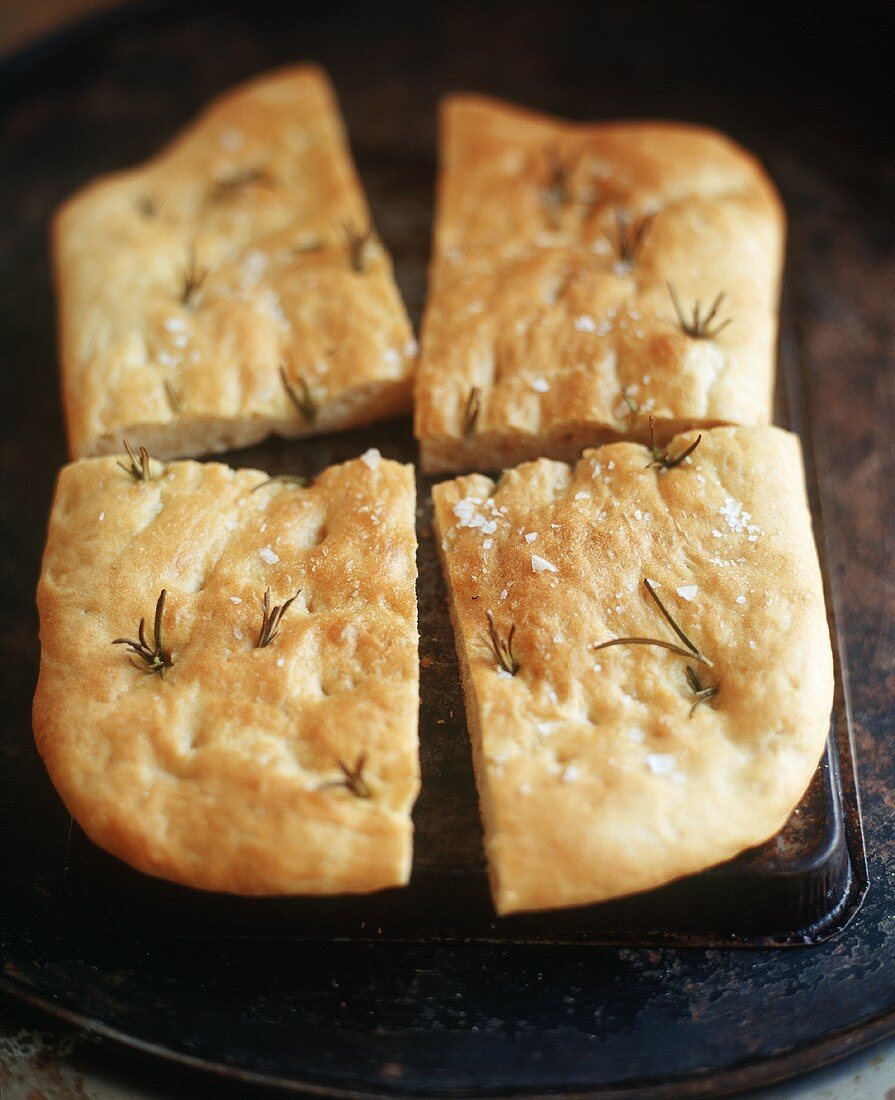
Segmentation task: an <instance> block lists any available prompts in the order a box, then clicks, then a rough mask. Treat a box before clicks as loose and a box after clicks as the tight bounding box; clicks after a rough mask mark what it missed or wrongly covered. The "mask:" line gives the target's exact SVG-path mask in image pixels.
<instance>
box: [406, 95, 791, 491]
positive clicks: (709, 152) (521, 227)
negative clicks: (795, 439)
mask: <svg viewBox="0 0 895 1100" xmlns="http://www.w3.org/2000/svg"><path fill="white" fill-rule="evenodd" d="M441 126H442V132H441V174H440V181H439V191H438V210H437V218H436V227H435V238H434V245H433V258H432V263H431V269H430V293H429V299H428V303H427V307H426V313H425V317H424V322H423V331H422V340H421V343H422V351H421V357H420V369H419V372H418V376H417V381H416V435H417V438H418V439H419V440H420V450H421V459H422V463H423V467H424V468H425V469H427V470H429V471H440V470H453V471H459V470H464V469H479V470H483V469H500V468H503V467H505V466H507V465H511V464H514V463H517V462H520V461H523V460H526V459H532V458H538V457H543V456H547V457H551V458H559V459H562V460H564V461H569V462H571V461H574V460H575V459H576V458H577V457H578V455H579V454H580V453H581V450H582V448H583V447H585V446H593V445H595V444H599V443H602V442H605V441H608V440H614V439H619V438H628V439H639V440H640V441H641V442H646V441H647V431H648V418H649V417H650V416H652V417H653V418H654V420H655V429H656V434H657V437H658V439H659V440H660V441H666V440H668V439H670V438H671V436H673V435H675V434H676V433H677V432H679V431H681V430H683V429H685V428H688V427H694V426H699V427H706V426H711V425H717V424H723V423H742V424H764V423H769V422H770V419H771V411H772V397H773V382H774V362H775V346H776V335H777V310H778V296H779V284H780V271H781V262H782V254H783V237H784V216H783V211H782V207H781V204H780V201H779V198H778V196H777V193H776V191H775V190H774V187H773V185H772V184H771V183H770V181H769V180H768V178H767V176H766V175H765V173H764V171H763V170H762V168H761V166H760V165H759V164H758V163H757V162H756V161H755V159H754V158H753V157H752V156H750V155H749V154H748V153H746V152H745V151H744V150H743V149H741V148H739V147H738V146H737V145H735V144H734V143H733V142H732V141H730V140H729V139H727V138H726V137H724V136H722V135H721V134H718V133H715V132H713V131H711V130H706V129H703V128H700V127H696V126H688V125H683V124H678V123H667V122H617V123H608V124H600V125H582V124H572V123H567V122H561V121H558V120H555V119H552V118H548V117H546V116H543V115H539V114H535V113H533V112H530V111H524V110H520V109H518V108H515V107H510V106H508V105H505V104H501V103H499V102H496V101H493V100H489V99H484V98H482V97H480V96H454V97H451V98H449V99H448V100H447V101H446V103H445V104H444V106H443V108H442V119H441ZM719 295H723V297H722V298H721V299H720V301H719V300H718V298H719ZM697 303H698V312H697V313H696V314H695V315H694V307H696V305H697ZM713 307H714V312H713Z"/></svg>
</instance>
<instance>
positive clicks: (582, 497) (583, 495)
mask: <svg viewBox="0 0 895 1100" xmlns="http://www.w3.org/2000/svg"><path fill="white" fill-rule="evenodd" d="M575 499H576V500H590V493H576V494H575Z"/></svg>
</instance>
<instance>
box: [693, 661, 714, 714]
mask: <svg viewBox="0 0 895 1100" xmlns="http://www.w3.org/2000/svg"><path fill="white" fill-rule="evenodd" d="M687 683H688V684H689V685H690V690H691V691H692V692H693V695H694V696H695V699H694V701H693V706H692V707H690V717H691V718H692V717H693V711H694V710H696V708H697V707H698V706H699V704H700V703H707V702H708V701H709V700H710V699H714V698H715V696H716V695H717V694H718V693H719V692H720V690H721V685H720V684H708V685H706V686H705V687H704V686H703V684H702V681H701V680H700V679H699V673H698V672H697V671H696V669H695V668H694V667H693V666H692V665H687Z"/></svg>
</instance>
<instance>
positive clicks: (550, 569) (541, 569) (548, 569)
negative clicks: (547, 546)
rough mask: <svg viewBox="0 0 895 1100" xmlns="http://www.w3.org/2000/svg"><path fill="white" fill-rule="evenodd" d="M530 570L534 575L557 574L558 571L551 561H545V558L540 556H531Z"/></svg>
mask: <svg viewBox="0 0 895 1100" xmlns="http://www.w3.org/2000/svg"><path fill="white" fill-rule="evenodd" d="M531 568H532V570H533V572H535V573H558V572H559V570H558V569H557V568H556V566H555V565H554V564H553V562H552V561H547V559H546V558H542V557H541V556H540V554H532V556H531Z"/></svg>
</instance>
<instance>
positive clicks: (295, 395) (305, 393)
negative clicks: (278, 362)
mask: <svg viewBox="0 0 895 1100" xmlns="http://www.w3.org/2000/svg"><path fill="white" fill-rule="evenodd" d="M280 377H281V378H282V379H283V385H284V386H285V387H286V393H287V394H289V399H290V400H291V401H292V404H293V405H294V406H295V407H296V409H297V410H298V411H299V413H301V415H302V416H303V417H304V418H305V420H306V421H307V422H308V423H309V424H313V423H315V422H316V420H317V413H318V411H319V408H320V406H319V405H318V404H317V402H316V401H315V400H314V397H313V394H312V393H311V391H310V389H309V388H308V383H307V382H306V381H305V380H304V378H302V377H299V378H298V379H297V381H296V383H295V384H293V383H292V382H290V381H289V379H288V378H287V377H286V371H285V368H283V367H280Z"/></svg>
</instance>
